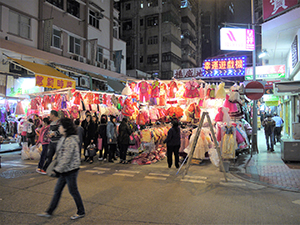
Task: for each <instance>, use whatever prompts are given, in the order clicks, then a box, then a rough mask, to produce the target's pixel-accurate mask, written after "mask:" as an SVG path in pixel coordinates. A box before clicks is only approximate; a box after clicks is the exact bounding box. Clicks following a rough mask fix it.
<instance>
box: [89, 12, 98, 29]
mask: <svg viewBox="0 0 300 225" xmlns="http://www.w3.org/2000/svg"><path fill="white" fill-rule="evenodd" d="M89 24H90V25H92V26H93V27H95V28H97V29H99V19H98V18H97V17H96V12H94V11H92V10H89Z"/></svg>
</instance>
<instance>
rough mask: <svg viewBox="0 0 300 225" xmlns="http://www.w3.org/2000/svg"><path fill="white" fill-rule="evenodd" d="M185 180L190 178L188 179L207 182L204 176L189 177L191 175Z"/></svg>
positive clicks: (186, 176)
mask: <svg viewBox="0 0 300 225" xmlns="http://www.w3.org/2000/svg"><path fill="white" fill-rule="evenodd" d="M184 178H188V179H197V180H198V179H199V180H206V179H207V177H203V176H189V175H185V176H184Z"/></svg>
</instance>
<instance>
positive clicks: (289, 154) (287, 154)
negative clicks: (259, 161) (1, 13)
mask: <svg viewBox="0 0 300 225" xmlns="http://www.w3.org/2000/svg"><path fill="white" fill-rule="evenodd" d="M281 159H282V160H283V161H285V162H286V161H300V140H295V139H284V140H281Z"/></svg>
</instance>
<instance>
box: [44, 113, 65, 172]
mask: <svg viewBox="0 0 300 225" xmlns="http://www.w3.org/2000/svg"><path fill="white" fill-rule="evenodd" d="M50 120H51V121H52V122H51V123H50V128H49V137H50V140H51V141H50V144H49V146H48V154H47V158H46V161H45V164H44V166H43V170H44V171H46V170H47V168H48V166H49V165H50V163H51V162H52V159H53V156H54V154H55V151H56V145H57V143H58V141H59V139H60V138H61V134H60V133H59V131H58V128H59V126H60V121H59V118H58V112H57V111H55V110H51V112H50Z"/></svg>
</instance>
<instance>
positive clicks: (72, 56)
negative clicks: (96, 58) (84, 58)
mask: <svg viewBox="0 0 300 225" xmlns="http://www.w3.org/2000/svg"><path fill="white" fill-rule="evenodd" d="M70 59H73V60H76V61H78V55H71V56H70Z"/></svg>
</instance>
